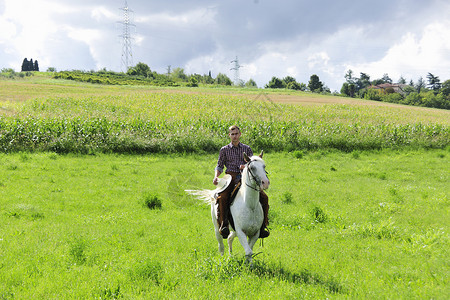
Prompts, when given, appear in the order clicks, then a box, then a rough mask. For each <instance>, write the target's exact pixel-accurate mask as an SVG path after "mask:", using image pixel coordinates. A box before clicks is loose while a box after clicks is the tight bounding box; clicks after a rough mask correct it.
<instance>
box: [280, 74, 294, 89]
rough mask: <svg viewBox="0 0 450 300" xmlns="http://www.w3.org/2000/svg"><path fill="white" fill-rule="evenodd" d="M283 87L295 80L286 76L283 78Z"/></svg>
mask: <svg viewBox="0 0 450 300" xmlns="http://www.w3.org/2000/svg"><path fill="white" fill-rule="evenodd" d="M283 82H284V86H286V87H287V86H288V85H289V83H291V82H296V80H295V78H294V77H292V76H286V77H284V78H283Z"/></svg>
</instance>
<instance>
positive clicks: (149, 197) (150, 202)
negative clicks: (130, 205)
mask: <svg viewBox="0 0 450 300" xmlns="http://www.w3.org/2000/svg"><path fill="white" fill-rule="evenodd" d="M144 205H145V206H146V207H148V208H150V209H161V208H162V202H161V199H159V197H158V196H157V195H155V194H146V195H144Z"/></svg>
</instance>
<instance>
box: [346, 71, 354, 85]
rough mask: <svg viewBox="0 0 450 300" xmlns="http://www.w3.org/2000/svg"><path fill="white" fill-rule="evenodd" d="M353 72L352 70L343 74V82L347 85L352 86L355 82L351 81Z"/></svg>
mask: <svg viewBox="0 0 450 300" xmlns="http://www.w3.org/2000/svg"><path fill="white" fill-rule="evenodd" d="M353 79H354V78H353V71H352V70H348V71H347V73H345V80H346V81H347V83H348V84H352V83H354V82H355V81H354V80H353Z"/></svg>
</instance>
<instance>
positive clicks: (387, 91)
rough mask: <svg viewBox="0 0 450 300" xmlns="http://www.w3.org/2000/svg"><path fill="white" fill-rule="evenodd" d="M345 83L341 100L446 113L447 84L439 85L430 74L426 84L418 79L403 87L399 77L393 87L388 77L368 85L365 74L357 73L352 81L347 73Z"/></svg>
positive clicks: (449, 94)
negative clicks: (424, 108)
mask: <svg viewBox="0 0 450 300" xmlns="http://www.w3.org/2000/svg"><path fill="white" fill-rule="evenodd" d="M345 79H346V82H344V84H343V85H342V88H341V95H344V96H348V97H354V98H355V97H358V98H362V99H367V100H375V101H383V102H390V103H398V104H405V105H414V106H423V107H432V108H441V109H450V80H446V81H445V82H444V83H441V81H440V79H439V77H438V76H435V75H433V74H431V73H428V75H427V81H425V80H424V79H423V78H422V77H420V78H419V80H418V81H417V82H416V83H414V81H413V80H410V81H409V83H407V82H406V79H404V78H403V77H401V78H400V79H399V81H398V83H393V81H392V79H391V78H390V77H389V75H388V74H384V75H383V77H382V78H379V79H375V80H372V81H371V80H370V76H369V75H368V74H366V73H360V76H359V77H355V76H354V75H353V71H352V70H348V71H347V73H346V75H345Z"/></svg>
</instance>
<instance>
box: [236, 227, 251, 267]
mask: <svg viewBox="0 0 450 300" xmlns="http://www.w3.org/2000/svg"><path fill="white" fill-rule="evenodd" d="M236 234H237V237H238V239H239V242H240V243H241V245H242V247H243V248H244V250H245V258H246V261H247V263H249V264H250V265H251V264H252V255H253V250H252V248H250V245H249V244H248V241H247V236H246V235H245V233H244V232H243V231H242V230H240V229H239V230H238V229H236Z"/></svg>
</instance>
